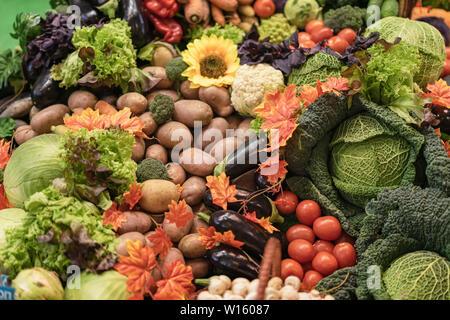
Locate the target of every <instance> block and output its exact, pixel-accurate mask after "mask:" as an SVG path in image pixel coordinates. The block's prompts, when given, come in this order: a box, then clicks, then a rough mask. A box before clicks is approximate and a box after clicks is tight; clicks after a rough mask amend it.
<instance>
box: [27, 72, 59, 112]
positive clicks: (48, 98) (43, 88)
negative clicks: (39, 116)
mask: <svg viewBox="0 0 450 320" xmlns="http://www.w3.org/2000/svg"><path fill="white" fill-rule="evenodd" d="M50 72H51V69H47V70H44V71H43V72H42V73H41V74H40V76H39V77H38V78H37V80H36V82H35V83H34V84H33V91H31V98H32V99H33V103H34V105H35V106H36V107H37V108H39V109H43V108H45V107H48V106H50V105H52V104H55V103H57V102H59V100H60V98H61V96H62V95H63V94H64V92H63V91H64V90H62V89H61V88H60V87H59V83H58V81H55V80H53V79H52V78H51V76H50Z"/></svg>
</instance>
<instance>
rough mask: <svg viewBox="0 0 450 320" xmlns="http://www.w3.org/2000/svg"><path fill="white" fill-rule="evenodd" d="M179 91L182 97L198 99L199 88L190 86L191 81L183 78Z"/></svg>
mask: <svg viewBox="0 0 450 320" xmlns="http://www.w3.org/2000/svg"><path fill="white" fill-rule="evenodd" d="M180 91H181V94H182V95H183V97H185V98H186V99H189V100H198V99H199V96H198V94H199V88H191V82H190V81H189V80H185V81H183V82H182V83H181V86H180Z"/></svg>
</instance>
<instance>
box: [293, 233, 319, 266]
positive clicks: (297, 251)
mask: <svg viewBox="0 0 450 320" xmlns="http://www.w3.org/2000/svg"><path fill="white" fill-rule="evenodd" d="M288 254H289V257H291V258H292V259H294V260H296V261H298V262H300V263H306V262H310V261H311V260H313V258H314V256H315V254H316V250H315V249H314V247H313V246H312V243H311V242H309V241H306V240H303V239H297V240H294V241H292V242H291V243H290V244H289V246H288Z"/></svg>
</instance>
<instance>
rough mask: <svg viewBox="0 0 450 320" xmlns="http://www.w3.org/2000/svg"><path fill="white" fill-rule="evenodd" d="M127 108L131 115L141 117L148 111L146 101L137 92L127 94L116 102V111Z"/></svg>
mask: <svg viewBox="0 0 450 320" xmlns="http://www.w3.org/2000/svg"><path fill="white" fill-rule="evenodd" d="M125 108H129V109H130V111H131V112H132V113H133V114H136V115H141V114H143V113H144V112H145V111H147V109H148V102H147V99H146V98H145V97H144V96H143V95H142V94H139V93H137V92H129V93H125V94H124V95H122V96H121V97H120V98H119V100H117V109H119V110H122V109H125Z"/></svg>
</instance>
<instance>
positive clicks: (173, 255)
mask: <svg viewBox="0 0 450 320" xmlns="http://www.w3.org/2000/svg"><path fill="white" fill-rule="evenodd" d="M176 260H181V263H183V264H185V260H184V257H183V253H182V252H181V251H180V250H179V249H177V248H170V249H169V252H168V253H167V255H166V256H165V257H164V258H162V259H159V265H160V266H161V268H162V270H163V271H164V273H166V271H167V270H166V264H167V265H169V266H170V265H172V262H174V261H176Z"/></svg>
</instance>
